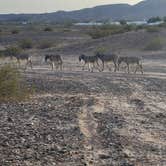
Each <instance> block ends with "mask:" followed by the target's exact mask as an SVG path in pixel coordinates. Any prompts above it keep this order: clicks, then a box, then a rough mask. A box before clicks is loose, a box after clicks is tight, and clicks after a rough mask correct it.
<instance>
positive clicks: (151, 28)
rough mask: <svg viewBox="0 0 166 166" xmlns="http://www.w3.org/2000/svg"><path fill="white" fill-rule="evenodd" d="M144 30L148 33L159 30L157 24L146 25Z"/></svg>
mask: <svg viewBox="0 0 166 166" xmlns="http://www.w3.org/2000/svg"><path fill="white" fill-rule="evenodd" d="M146 31H147V32H149V33H155V32H159V31H160V29H159V27H158V26H147V27H146Z"/></svg>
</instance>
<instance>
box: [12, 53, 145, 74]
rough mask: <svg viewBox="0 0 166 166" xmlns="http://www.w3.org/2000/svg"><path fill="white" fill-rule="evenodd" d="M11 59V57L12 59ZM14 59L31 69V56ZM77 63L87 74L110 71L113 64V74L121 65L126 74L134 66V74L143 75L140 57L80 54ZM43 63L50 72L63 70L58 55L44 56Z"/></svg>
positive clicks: (23, 54)
mask: <svg viewBox="0 0 166 166" xmlns="http://www.w3.org/2000/svg"><path fill="white" fill-rule="evenodd" d="M12 58H13V57H12ZM14 58H15V59H16V60H17V63H18V65H19V67H20V64H21V61H26V66H25V69H26V68H27V67H28V66H30V67H31V69H32V68H33V65H32V56H31V55H29V54H26V53H22V54H18V55H15V56H14ZM78 59H79V61H80V62H81V61H83V63H84V64H83V66H82V70H85V67H86V66H87V67H88V71H89V72H93V71H94V69H95V68H96V69H97V70H98V71H99V72H102V71H104V69H105V68H106V66H107V67H108V68H109V70H111V68H110V67H109V66H108V64H109V63H113V65H114V72H116V71H119V70H120V65H121V64H122V63H123V64H125V66H126V68H127V72H128V73H130V65H133V64H134V65H135V71H134V73H136V72H137V71H138V69H139V71H140V72H141V73H142V74H143V66H142V57H135V56H118V55H117V54H114V53H99V52H98V53H96V54H95V55H93V56H88V55H85V54H81V55H80V56H79V58H78ZM44 61H45V62H46V63H49V64H50V66H51V70H54V68H56V70H58V69H59V70H63V60H62V57H61V55H59V54H46V55H45V57H44Z"/></svg>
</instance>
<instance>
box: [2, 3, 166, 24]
mask: <svg viewBox="0 0 166 166" xmlns="http://www.w3.org/2000/svg"><path fill="white" fill-rule="evenodd" d="M154 16H160V17H163V16H166V0H144V1H141V2H140V3H138V4H136V5H129V4H113V5H103V6H97V7H94V8H86V9H81V10H76V11H69V12H66V11H58V12H55V13H44V14H7V15H0V21H30V22H64V21H67V20H72V21H76V22H86V21H104V20H122V19H126V20H144V19H148V18H150V17H154Z"/></svg>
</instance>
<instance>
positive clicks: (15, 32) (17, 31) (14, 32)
mask: <svg viewBox="0 0 166 166" xmlns="http://www.w3.org/2000/svg"><path fill="white" fill-rule="evenodd" d="M11 33H12V34H18V33H19V30H18V29H13V30H12V31H11Z"/></svg>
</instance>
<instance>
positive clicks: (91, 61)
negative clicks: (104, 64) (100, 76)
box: [79, 54, 100, 72]
mask: <svg viewBox="0 0 166 166" xmlns="http://www.w3.org/2000/svg"><path fill="white" fill-rule="evenodd" d="M82 60H83V61H84V65H83V67H82V70H85V66H86V64H88V71H90V72H93V69H94V68H95V64H96V65H97V68H98V70H99V71H100V69H99V63H98V57H97V56H87V55H84V54H82V55H80V56H79V61H80V62H81V61H82Z"/></svg>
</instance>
